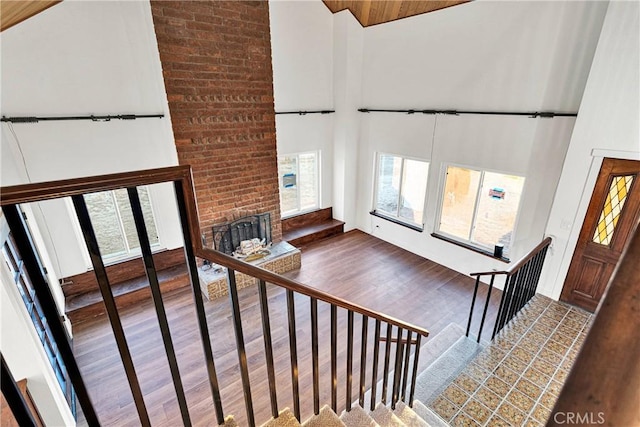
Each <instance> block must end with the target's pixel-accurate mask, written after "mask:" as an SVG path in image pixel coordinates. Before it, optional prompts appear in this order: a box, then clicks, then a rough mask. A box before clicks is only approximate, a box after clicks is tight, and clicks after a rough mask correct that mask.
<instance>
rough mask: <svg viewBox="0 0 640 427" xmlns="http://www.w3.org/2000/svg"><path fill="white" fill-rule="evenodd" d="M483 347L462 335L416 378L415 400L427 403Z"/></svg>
mask: <svg viewBox="0 0 640 427" xmlns="http://www.w3.org/2000/svg"><path fill="white" fill-rule="evenodd" d="M482 349H483V347H482V346H481V345H480V344H478V343H476V342H475V340H472V339H469V338H467V337H465V336H462V337H460V338H459V339H458V341H456V342H455V343H454V344H453V345H452V346H451V347H450V348H449V349H448V350H447V351H445V352H444V353H443V354H442V355H441V356H440V357H438V359H436V360H435V361H434V362H433V363H432V364H431V365H429V367H428V368H427V369H425V370H424V371H423V372H422V373H420V374H419V375H418V377H417V378H416V391H415V395H414V396H415V400H419V401H421V402H422V403H426V404H429V403H430V402H431V400H433V399H434V398H435V397H436V396H438V395H439V394H440V392H441V391H442V390H444V389H445V388H446V387H447V386H448V385H449V383H450V382H451V380H453V379H454V378H455V377H456V376H457V375H458V374H459V373H460V372H461V371H462V370H463V369H464V368H465V367H466V366H467V365H468V364H469V363H470V362H471V360H473V359H474V358H475V356H476V355H477V354H478V353H479V352H480V351H482Z"/></svg>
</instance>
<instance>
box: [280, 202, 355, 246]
mask: <svg viewBox="0 0 640 427" xmlns="http://www.w3.org/2000/svg"><path fill="white" fill-rule="evenodd" d="M343 232H344V222H342V221H338V220H337V219H333V209H332V208H325V209H318V210H316V211H313V212H308V213H305V214H301V215H296V216H293V217H290V218H285V219H283V220H282V239H283V240H285V241H287V242H289V243H291V244H292V245H294V246H297V247H301V246H304V245H307V244H309V243H311V242H315V241H317V240H321V239H324V238H327V237H331V236H335V235H337V234H342V233H343Z"/></svg>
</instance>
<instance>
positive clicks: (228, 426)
mask: <svg viewBox="0 0 640 427" xmlns="http://www.w3.org/2000/svg"><path fill="white" fill-rule="evenodd" d="M222 426H224V427H238V423H237V422H236V419H235V418H234V417H233V415H228V416H227V417H226V418H225V419H224V424H222Z"/></svg>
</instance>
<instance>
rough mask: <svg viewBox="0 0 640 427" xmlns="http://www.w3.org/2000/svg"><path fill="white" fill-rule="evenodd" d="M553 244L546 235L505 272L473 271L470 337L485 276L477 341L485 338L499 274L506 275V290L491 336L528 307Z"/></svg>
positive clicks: (504, 290) (469, 324) (468, 328)
mask: <svg viewBox="0 0 640 427" xmlns="http://www.w3.org/2000/svg"><path fill="white" fill-rule="evenodd" d="M550 244H551V237H547V238H545V239H544V240H543V241H542V242H540V244H538V245H537V246H536V247H535V248H533V249H532V250H531V251H530V252H529V253H528V254H526V255H525V256H523V257H522V258H521V259H520V260H518V262H516V263H515V264H514V265H513V266H512V267H511V268H509V269H508V270H502V271H484V272H480V273H471V274H470V276H471V277H475V278H476V286H475V289H474V291H473V299H472V300H471V309H470V311H469V321H468V323H467V332H466V335H467V336H469V331H470V329H471V321H472V319H473V309H474V308H475V304H476V298H477V295H478V287H479V285H480V280H481V278H482V277H483V276H489V277H490V279H489V289H488V291H487V298H486V299H485V303H484V309H483V311H482V319H481V320H480V326H479V329H478V336H477V341H478V342H480V338H481V337H482V329H483V328H484V322H485V321H486V318H487V309H488V308H489V301H490V300H491V291H492V290H493V287H494V285H495V279H496V277H497V276H505V281H504V289H503V291H502V297H501V299H500V306H499V307H498V314H497V315H496V320H495V324H494V327H493V333H492V334H491V339H493V338H494V337H495V336H496V334H497V333H498V332H500V330H501V329H502V328H504V326H505V325H506V324H507V323H509V321H510V320H511V319H512V318H513V317H514V316H515V315H516V314H517V313H518V311H520V309H522V307H524V306H525V304H526V303H527V302H529V300H530V299H531V298H532V297H533V296H534V295H535V294H536V289H537V287H538V282H539V281H540V273H541V272H542V266H543V265H544V259H545V257H546V255H547V250H548V248H549V245H550Z"/></svg>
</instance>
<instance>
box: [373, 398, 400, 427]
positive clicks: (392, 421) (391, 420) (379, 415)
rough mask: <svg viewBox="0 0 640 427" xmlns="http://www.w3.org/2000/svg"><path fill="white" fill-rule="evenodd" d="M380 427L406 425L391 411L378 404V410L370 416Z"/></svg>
mask: <svg viewBox="0 0 640 427" xmlns="http://www.w3.org/2000/svg"><path fill="white" fill-rule="evenodd" d="M369 415H370V416H371V418H373V419H374V421H375V422H376V423H378V424H379V425H380V427H404V426H405V424H404V423H403V422H402V420H401V419H400V418H398V417H397V416H396V415H395V414H394V413H393V412H392V411H391V409H389V408H387V407H386V406H384V405H383V404H382V403H378V405H377V406H376V409H375V410H374V411H373V412H371V413H370V414H369Z"/></svg>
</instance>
